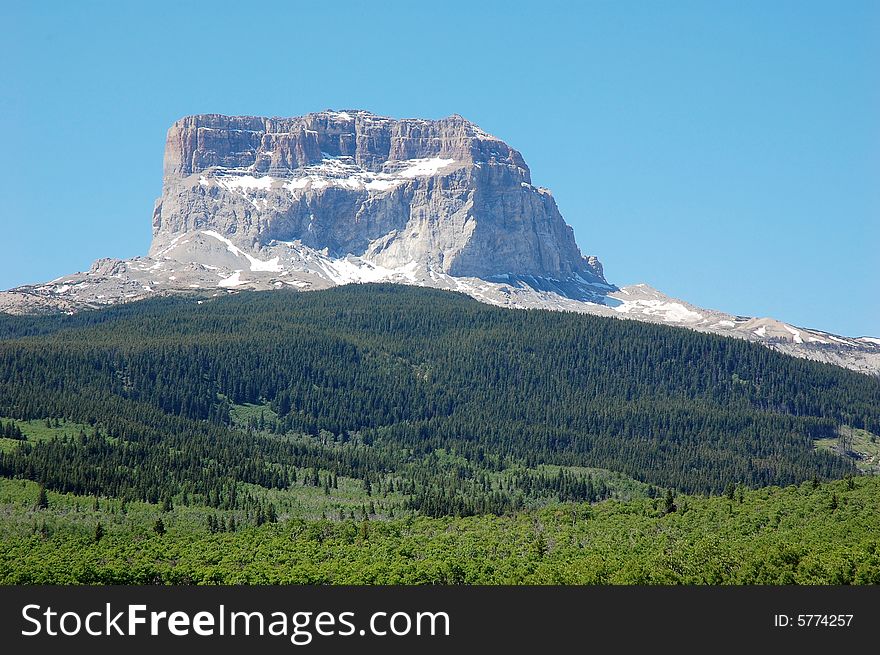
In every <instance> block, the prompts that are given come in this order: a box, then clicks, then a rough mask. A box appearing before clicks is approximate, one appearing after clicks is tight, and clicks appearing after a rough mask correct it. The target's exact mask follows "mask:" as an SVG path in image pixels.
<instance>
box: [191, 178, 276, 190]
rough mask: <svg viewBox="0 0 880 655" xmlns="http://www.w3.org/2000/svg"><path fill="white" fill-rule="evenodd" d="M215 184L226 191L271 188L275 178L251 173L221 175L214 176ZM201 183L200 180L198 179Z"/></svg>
mask: <svg viewBox="0 0 880 655" xmlns="http://www.w3.org/2000/svg"><path fill="white" fill-rule="evenodd" d="M214 179H215V180H216V181H217V184H219V185H220V186H222V187H223V188H224V189H226V190H227V191H235V190H237V189H263V190H267V189H271V188H272V183H273V182H274V181H275V178H273V177H269V176H268V175H264V176H263V177H254V176H253V175H222V176H219V177H215V178H214ZM199 183H200V184H201V180H199Z"/></svg>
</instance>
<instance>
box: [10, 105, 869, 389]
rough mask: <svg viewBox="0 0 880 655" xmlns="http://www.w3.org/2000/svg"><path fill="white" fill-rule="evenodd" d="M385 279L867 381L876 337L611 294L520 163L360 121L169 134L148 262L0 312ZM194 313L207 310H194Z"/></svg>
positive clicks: (77, 276)
mask: <svg viewBox="0 0 880 655" xmlns="http://www.w3.org/2000/svg"><path fill="white" fill-rule="evenodd" d="M380 281H381V282H395V283H402V284H413V285H420V286H428V287H435V288H439V289H448V290H452V291H458V292H462V293H466V294H468V295H470V296H472V297H474V298H476V299H477V300H479V301H481V302H486V303H490V304H493V305H498V306H501V307H517V308H526V307H529V308H544V309H557V310H565V311H573V312H586V313H591V314H599V315H603V316H615V317H619V318H631V319H636V320H640V321H650V322H657V323H665V324H669V325H679V326H686V327H688V328H690V329H694V330H701V331H706V332H714V333H717V334H723V335H728V336H735V337H738V338H742V339H748V340H750V341H755V342H757V343H761V344H763V345H765V346H767V347H770V348H774V349H777V350H782V351H783V352H787V353H789V354H792V355H796V356H798V357H807V358H809V359H816V360H819V361H824V362H830V363H833V364H837V365H840V366H846V367H848V368H852V369H855V370H857V371H863V372H866V373H870V374H874V375H877V374H878V372H880V339H876V338H873V337H860V338H850V337H841V336H838V335H831V334H827V333H825V332H821V331H818V330H808V329H806V328H801V327H796V326H792V325H789V324H787V323H783V322H781V321H776V320H774V319H770V318H748V317H742V316H735V315H732V314H727V313H725V312H719V311H715V310H711V309H702V308H700V307H695V306H694V305H691V304H689V303H687V302H685V301H683V300H678V299H676V298H670V297H668V296H666V295H664V294H662V293H660V292H659V291H656V290H655V289H651V288H650V287H647V286H645V285H635V286H631V287H625V288H622V289H618V288H617V287H615V286H613V285H611V284H608V283H607V282H606V281H605V278H604V276H603V272H602V264H601V263H600V262H599V260H598V259H597V258H596V257H583V256H582V255H581V253H580V251H579V250H578V247H577V245H576V244H575V240H574V235H573V233H572V230H571V228H570V227H568V225H566V223H565V221H564V220H563V219H562V216H560V214H559V210H558V209H557V208H556V203H555V202H554V201H553V197H552V196H551V195H550V192H549V191H547V190H546V189H541V188H538V187H535V186H533V185H532V184H531V178H530V174H529V168H528V166H526V164H525V162H524V161H523V158H522V156H521V155H520V154H519V153H518V152H517V151H516V150H514V149H513V148H511V147H509V146H508V145H506V144H505V143H504V142H502V141H501V140H499V139H497V138H495V137H493V136H491V135H489V134H486V133H485V132H484V131H482V130H481V129H480V128H479V127H477V126H476V125H474V124H473V123H471V122H469V121H467V120H465V119H464V118H462V117H460V116H450V117H449V118H444V119H442V120H438V121H429V120H420V119H404V120H395V119H391V118H384V117H381V116H375V115H373V114H370V113H368V112H363V111H339V112H337V111H324V112H319V113H316V114H308V115H306V116H300V117H296V118H258V117H253V116H237V117H235V116H233V117H230V116H220V115H217V114H210V115H204V116H189V117H187V118H183V119H181V120H179V121H177V122H176V123H175V124H174V125H172V126H171V129H170V130H169V131H168V137H167V141H166V147H165V162H164V183H163V188H162V196H161V198H159V200H158V201H157V202H156V206H155V211H154V213H153V243H152V245H151V247H150V253H149V256H148V257H135V258H133V259H128V260H115V259H101V260H98V261H97V262H95V264H94V265H93V266H92V268H91V269H90V270H89V271H86V272H82V273H74V274H72V275H66V276H63V277H61V278H58V279H56V280H52V281H51V282H47V283H45V284H35V285H26V286H22V287H18V288H16V289H12V290H9V291H6V292H0V312H10V313H17V314H33V313H41V312H59V311H61V312H69V313H72V312H75V311H79V310H81V309H85V308H95V307H105V306H108V305H114V304H117V303H126V302H132V301H136V300H140V299H143V298H150V297H155V296H158V295H166V294H187V295H189V294H194V295H195V296H197V297H201V298H205V297H211V296H217V295H220V294H225V293H235V292H239V291H244V290H266V289H281V288H291V287H292V288H295V289H299V290H317V289H326V288H328V287H332V286H334V285H338V284H348V283H353V282H355V283H357V282H380ZM197 302H202V301H201V300H198V301H197Z"/></svg>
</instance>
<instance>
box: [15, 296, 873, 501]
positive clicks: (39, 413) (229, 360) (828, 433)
mask: <svg viewBox="0 0 880 655" xmlns="http://www.w3.org/2000/svg"><path fill="white" fill-rule="evenodd" d="M0 336H2V337H3V340H2V341H0V417H5V418H6V419H9V420H12V419H15V420H16V421H18V422H20V421H24V420H35V419H47V418H48V419H49V421H50V424H51V421H56V422H57V421H59V420H60V421H64V422H66V423H69V424H70V425H71V426H79V427H75V428H74V427H71V428H70V429H69V430H66V431H62V432H61V433H59V435H57V436H56V437H55V438H47V439H40V440H34V439H25V440H14V439H13V440H10V439H6V440H4V443H5V444H6V445H5V447H4V448H2V454H0V475H2V476H7V477H20V478H27V479H30V480H35V481H38V482H41V483H43V484H45V485H46V487H48V488H49V489H53V490H58V491H69V492H74V493H78V494H88V495H102V496H111V497H116V498H126V499H130V500H143V501H151V502H158V501H160V500H162V499H169V500H170V499H174V500H176V501H177V502H191V503H205V504H207V505H209V506H212V507H217V508H220V507H225V508H235V507H238V506H241V505H242V503H244V502H246V499H245V496H243V494H242V487H241V485H242V484H248V485H252V486H254V487H256V488H263V489H276V490H283V489H286V488H288V487H290V486H291V485H292V484H294V482H298V483H299V484H302V483H303V475H307V476H308V481H309V482H310V483H313V486H315V487H318V488H322V487H323V488H326V487H327V486H328V485H332V482H333V481H334V480H335V479H338V478H339V477H340V476H342V477H343V478H346V479H354V480H360V481H361V483H362V486H363V488H364V489H365V490H367V491H369V490H371V488H372V487H373V486H374V485H376V484H378V485H380V488H382V489H383V490H384V491H387V490H388V489H389V488H390V489H391V491H392V493H393V494H396V496H395V497H398V499H399V500H398V504H397V507H398V511H412V512H417V513H418V512H421V513H424V514H428V515H432V516H441V515H446V514H453V515H468V514H484V513H496V514H501V513H506V512H512V511H517V510H519V509H522V508H523V507H527V506H529V505H530V504H534V503H535V502H539V501H540V502H543V501H541V500H540V499H544V500H546V499H548V498H549V499H556V500H559V501H569V500H571V501H577V500H591V501H595V500H601V499H602V498H605V497H609V496H612V495H614V488H613V486H611V487H610V486H608V485H606V484H605V478H602V479H600V478H594V477H593V476H592V475H588V474H586V473H584V472H583V471H584V470H585V469H582V467H593V468H597V469H604V470H612V471H617V472H620V473H622V474H624V475H626V476H629V477H630V478H634V479H635V480H638V481H641V482H643V483H646V484H647V485H654V486H655V487H671V488H675V489H678V490H681V491H690V492H718V491H721V490H723V489H725V488H727V487H728V486H729V485H731V484H743V485H747V486H751V487H757V486H763V485H769V484H779V485H786V484H792V483H799V482H801V481H803V480H808V479H813V478H839V477H843V476H845V475H847V474H851V473H854V472H856V470H855V467H854V466H853V465H852V463H851V461H849V460H847V459H845V458H842V457H839V456H837V455H835V454H833V453H829V452H824V451H823V452H817V451H816V449H815V447H814V441H815V440H818V439H833V438H835V436H836V434H837V430H838V428H839V426H841V425H844V424H845V425H849V426H853V427H855V428H862V429H865V430H868V431H869V432H871V433H875V434H876V433H877V432H878V429H880V382H878V380H876V379H873V378H869V377H867V376H863V375H860V374H857V373H853V372H850V371H846V370H843V369H839V368H836V367H833V366H828V365H822V364H818V363H815V362H809V361H804V360H800V359H794V358H791V357H787V356H784V355H780V354H778V353H774V352H773V351H770V350H768V349H765V348H762V347H760V346H756V345H753V344H749V343H746V342H743V341H738V340H732V339H725V338H721V337H716V336H711V335H705V334H700V333H694V332H691V331H688V330H683V329H674V328H667V327H663V326H655V325H649V324H645V323H639V322H634V321H623V320H615V319H606V318H597V317H591V316H585V315H575V314H565V313H558V312H547V311H537V310H530V311H525V310H505V309H499V308H493V307H489V306H486V305H483V304H480V303H477V302H476V301H473V300H471V299H469V298H466V297H463V296H460V295H457V294H452V293H447V292H440V291H434V290H429V289H418V288H410V287H403V286H395V285H384V286H382V285H353V286H347V287H341V288H336V289H332V290H328V291H322V292H313V293H297V292H290V293H286V292H282V291H279V292H267V293H259V294H241V295H230V296H226V297H221V298H216V299H206V298H200V299H196V298H170V299H160V300H155V301H149V302H142V303H136V304H131V305H126V306H122V307H118V308H115V309H110V310H105V311H101V312H88V313H83V314H79V315H75V316H69V317H42V318H27V319H25V318H12V317H6V318H3V319H2V320H0ZM244 408H246V409H247V411H245V412H244V413H243V409H244ZM13 442H14V443H13ZM540 465H553V466H557V467H563V468H559V469H555V472H554V473H552V474H548V473H547V472H546V471H545V472H539V471H538V468H537V467H538V466H540ZM579 471H580V472H579ZM297 476H299V477H298V478H297ZM600 483H601V484H600ZM652 489H653V488H652ZM651 493H655V491H651Z"/></svg>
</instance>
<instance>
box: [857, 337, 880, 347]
mask: <svg viewBox="0 0 880 655" xmlns="http://www.w3.org/2000/svg"><path fill="white" fill-rule="evenodd" d="M856 341H866V342H868V343H873V344H876V345H878V346H880V339H877V338H875V337H859V338H858V339H856Z"/></svg>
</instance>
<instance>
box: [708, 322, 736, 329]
mask: <svg viewBox="0 0 880 655" xmlns="http://www.w3.org/2000/svg"><path fill="white" fill-rule="evenodd" d="M712 327H725V328H732V327H736V323H734V322H733V321H718V322H717V323H716V324H715V325H713V326H712Z"/></svg>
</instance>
